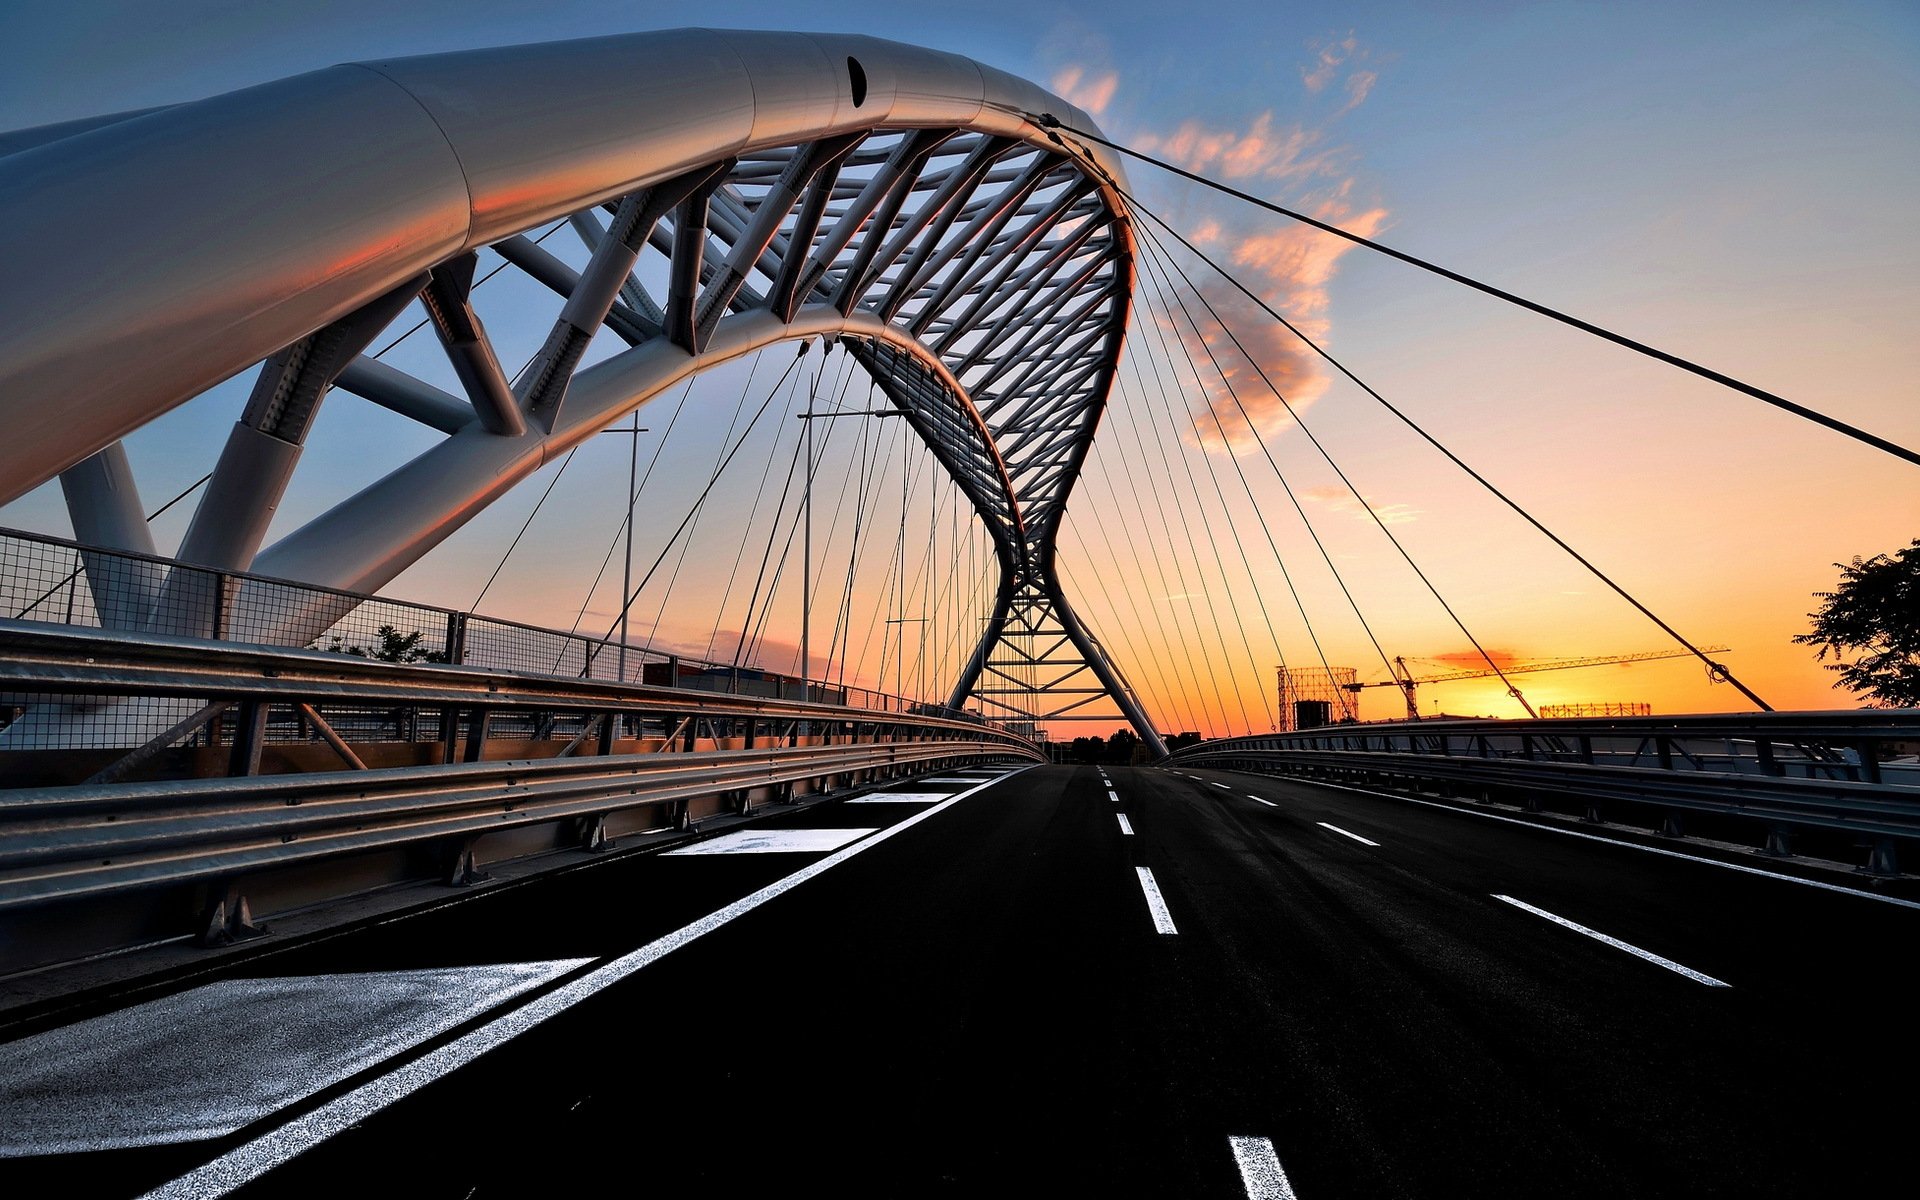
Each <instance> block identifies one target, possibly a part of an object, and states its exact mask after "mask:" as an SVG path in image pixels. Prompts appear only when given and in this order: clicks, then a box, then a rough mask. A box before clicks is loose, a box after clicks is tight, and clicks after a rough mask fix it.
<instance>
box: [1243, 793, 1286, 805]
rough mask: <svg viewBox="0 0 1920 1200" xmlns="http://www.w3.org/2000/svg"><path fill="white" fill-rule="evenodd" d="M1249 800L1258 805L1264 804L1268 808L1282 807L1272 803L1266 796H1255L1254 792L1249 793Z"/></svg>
mask: <svg viewBox="0 0 1920 1200" xmlns="http://www.w3.org/2000/svg"><path fill="white" fill-rule="evenodd" d="M1247 799H1249V800H1252V801H1254V802H1255V803H1258V804H1264V805H1266V806H1267V807H1268V808H1279V807H1280V806H1279V805H1278V804H1275V803H1274V802H1273V801H1271V800H1269V799H1267V798H1266V797H1265V796H1256V795H1254V794H1253V793H1252V792H1248V793H1247Z"/></svg>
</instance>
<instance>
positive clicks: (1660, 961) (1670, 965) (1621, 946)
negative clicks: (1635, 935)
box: [1493, 892, 1733, 987]
mask: <svg viewBox="0 0 1920 1200" xmlns="http://www.w3.org/2000/svg"><path fill="white" fill-rule="evenodd" d="M1493 898H1494V899H1495V900H1498V901H1500V902H1501V903H1502V904H1511V905H1513V906H1514V907H1515V908H1517V909H1520V910H1522V911H1524V912H1530V913H1532V914H1533V915H1534V916H1536V917H1545V918H1546V919H1547V920H1549V921H1552V922H1553V923H1554V924H1555V925H1564V926H1566V927H1567V928H1568V929H1571V930H1573V931H1574V932H1575V933H1584V934H1586V935H1587V936H1588V937H1590V938H1592V939H1593V940H1595V941H1597V942H1605V943H1606V944H1607V945H1609V946H1612V947H1613V948H1614V949H1616V950H1625V951H1626V952H1627V953H1628V954H1631V955H1633V956H1634V957H1635V958H1644V959H1646V960H1647V961H1648V962H1650V963H1653V964H1655V965H1656V966H1662V967H1665V968H1666V969H1667V970H1669V971H1672V972H1673V973H1674V974H1676V975H1685V976H1686V977H1687V978H1688V979H1691V980H1693V981H1694V982H1695V983H1704V984H1706V985H1707V986H1708V987H1731V986H1733V985H1732V984H1729V983H1726V982H1723V981H1722V980H1718V979H1715V978H1714V977H1713V976H1711V975H1702V974H1701V973H1700V972H1698V971H1696V970H1694V969H1693V968H1692V967H1683V966H1681V965H1680V964H1679V963H1677V962H1674V961H1673V960H1672V959H1670V958H1661V957H1660V956H1659V955H1658V954H1655V953H1654V952H1653V951H1651V950H1642V949H1641V948H1640V947H1638V946H1634V945H1629V944H1628V943H1626V942H1623V941H1621V940H1620V939H1619V938H1611V937H1608V936H1607V935H1606V934H1604V933H1601V932H1599V931H1598V930H1594V929H1588V928H1587V927H1586V926H1585V925H1581V924H1578V923H1576V922H1573V921H1569V920H1567V919H1566V918H1565V917H1559V916H1555V915H1554V914H1552V913H1550V912H1548V911H1547V910H1546V909H1544V908H1535V907H1534V906H1533V905H1531V904H1528V903H1527V902H1526V901H1524V900H1515V899H1514V898H1513V897H1512V896H1502V895H1500V894H1499V893H1497V892H1496V893H1495V894H1494V897H1493Z"/></svg>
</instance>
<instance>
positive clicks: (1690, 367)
mask: <svg viewBox="0 0 1920 1200" xmlns="http://www.w3.org/2000/svg"><path fill="white" fill-rule="evenodd" d="M1026 115H1027V116H1028V117H1029V119H1031V120H1033V121H1034V122H1035V123H1037V124H1038V125H1040V126H1041V127H1043V128H1048V129H1064V130H1066V131H1067V132H1069V133H1071V134H1073V135H1074V136H1075V137H1078V138H1085V139H1086V140H1087V141H1090V142H1097V143H1099V144H1100V145H1102V146H1105V147H1107V148H1108V149H1110V150H1115V151H1118V152H1119V153H1121V154H1124V155H1126V156H1128V157H1129V158H1137V159H1139V160H1140V161H1141V162H1145V163H1150V164H1152V165H1153V166H1156V167H1159V168H1160V169H1161V170H1163V171H1170V172H1172V173H1173V174H1175V175H1178V176H1180V177H1181V178H1183V179H1188V180H1191V181H1193V182H1194V183H1197V184H1200V185H1201V186H1203V187H1208V188H1212V189H1213V190H1214V191H1217V192H1222V193H1225V194H1226V195H1229V196H1232V197H1234V198H1235V199H1237V200H1243V201H1245V202H1247V203H1248V204H1252V205H1255V206H1256V207H1259V208H1263V209H1266V210H1267V211H1268V212H1272V213H1277V214H1279V215H1280V216H1283V217H1287V218H1289V219H1290V220H1294V221H1298V222H1300V223H1301V224H1303V225H1310V226H1312V227H1313V228H1315V229H1318V230H1320V231H1321V232H1322V233H1330V234H1332V235H1333V236H1335V237H1338V238H1345V239H1346V240H1347V241H1349V242H1352V243H1353V244H1355V245H1357V246H1365V247H1366V248H1367V249H1369V250H1373V251H1376V252H1377V253H1380V254H1384V255H1386V256H1387V257H1389V258H1396V259H1399V260H1400V261H1401V262H1403V263H1407V264H1408V265H1410V266H1414V267H1418V268H1420V269H1421V270H1423V271H1430V272H1432V273H1433V274H1435V275H1438V276H1440V277H1441V278H1443V279H1447V280H1451V281H1452V282H1454V283H1458V284H1461V285H1462V286H1464V287H1470V288H1472V289H1473V290H1475V291H1477V292H1484V293H1485V294H1487V295H1489V296H1492V297H1494V298H1495V299H1499V300H1504V301H1506V302H1507V303H1509V304H1514V305H1518V306H1519V307H1521V308H1524V309H1526V310H1528V311H1529V312H1533V313H1538V314H1539V315H1540V316H1543V317H1547V318H1549V319H1550V320H1554V321H1558V322H1560V323H1561V324H1563V325H1570V326H1572V327H1573V328H1575V329H1578V330H1580V331H1581V332H1583V333H1589V334H1592V335H1593V336H1594V337H1597V338H1601V339H1604V340H1606V341H1609V342H1612V343H1614V344H1615V345H1618V346H1624V347H1626V348H1627V349H1629V350H1632V351H1635V352H1637V353H1639V354H1644V355H1646V356H1647V357H1648V358H1652V359H1657V360H1659V361H1660V362H1663V363H1666V364H1667V365H1668V366H1670V367H1678V368H1679V369H1680V370H1682V371H1686V372H1689V373H1690V374H1693V375H1698V376H1699V377H1701V378H1702V379H1708V380H1711V381H1713V382H1714V383H1717V384H1720V385H1721V386H1722V387H1727V388H1731V389H1733V390H1734V391H1736V392H1740V393H1743V394H1745V395H1747V396H1751V397H1753V398H1754V399H1755V400H1759V401H1762V402H1763V403H1766V404H1771V405H1773V406H1774V407H1775V408H1779V409H1783V410H1785V411H1786V412H1790V413H1792V414H1794V415H1795V416H1797V417H1801V418H1804V419H1805V420H1808V421H1812V422H1813V423H1814V424H1816V425H1824V426H1826V427H1827V428H1828V429H1831V430H1834V431H1835V432H1837V433H1841V434H1844V435H1846V436H1847V437H1850V438H1852V439H1854V440H1855V441H1858V442H1864V443H1866V444H1867V445H1869V446H1872V447H1874V448H1875V449H1877V450H1884V451H1885V452H1886V453H1888V454H1891V455H1893V456H1894V457H1895V458H1902V459H1905V460H1906V461H1907V462H1910V463H1914V464H1916V465H1920V451H1914V450H1910V449H1908V448H1907V447H1905V446H1902V445H1899V444H1898V443H1896V442H1891V441H1888V440H1887V439H1886V438H1883V437H1879V436H1877V435H1875V434H1871V433H1868V432H1867V431H1866V430H1864V429H1861V428H1859V427H1857V426H1854V425H1849V424H1848V423H1847V422H1845V421H1842V420H1840V419H1839V418H1838V417H1831V416H1828V415H1827V414H1826V413H1823V412H1820V411H1818V410H1816V409H1811V408H1808V407H1806V406H1805V405H1801V404H1795V403H1794V402H1793V401H1791V400H1788V399H1786V398H1785V397H1783V396H1776V395H1775V394H1773V393H1772V392H1769V391H1766V390H1764V389H1762V388H1757V387H1755V386H1753V385H1752V384H1750V383H1744V382H1742V381H1741V380H1738V379H1735V378H1733V377H1732V376H1731V375H1723V374H1721V373H1720V372H1719V371H1715V370H1712V369H1711V368H1708V367H1703V366H1701V365H1700V364H1698V363H1695V362H1690V361H1688V360H1687V359H1684V358H1681V357H1680V356H1679V355H1677V354H1669V353H1668V352H1666V351H1665V350H1659V349H1656V348H1654V347H1652V346H1649V345H1647V344H1646V343H1644V342H1638V341H1635V340H1634V339H1632V338H1630V337H1627V336H1626V335H1624V334H1619V333H1615V332H1613V331H1612V330H1611V329H1606V328H1604V327H1602V326H1599V325H1595V324H1593V323H1592V322H1590V321H1583V320H1581V319H1580V318H1578V317H1575V316H1570V315H1568V314H1567V313H1563V312H1560V311H1559V310H1558V309H1553V308H1548V307H1547V306H1546V305H1544V304H1541V303H1539V302H1537V301H1534V300H1529V299H1527V298H1526V297H1524V296H1516V295H1514V294H1513V293H1512V292H1509V291H1506V290H1504V289H1502V288H1497V287H1495V286H1493V285H1492V284H1490V283H1483V282H1481V281H1480V280H1478V279H1474V278H1472V277H1470V276H1467V275H1462V274H1460V273H1459V272H1458V271H1450V270H1448V269H1447V268H1445V267H1442V266H1440V265H1438V264H1436V263H1431V262H1428V261H1427V260H1426V259H1423V258H1416V257H1415V256H1414V255H1411V254H1408V253H1406V252H1405V251H1403V250H1396V249H1394V248H1393V247H1392V246H1388V245H1385V244H1383V243H1380V242H1376V241H1374V240H1373V239H1372V238H1367V237H1362V236H1361V235H1360V234H1357V233H1353V232H1350V231H1348V230H1345V229H1342V228H1340V227H1339V226H1338V225H1333V224H1329V223H1328V222H1326V221H1321V220H1316V219H1315V218H1313V217H1310V216H1308V215H1307V214H1305V213H1303V212H1296V211H1294V210H1293V209H1290V208H1284V207H1282V206H1281V205H1278V204H1275V203H1273V202H1272V201H1271V200H1263V199H1261V198H1260V197H1258V196H1255V195H1252V194H1250V193H1248V192H1243V191H1241V190H1240V189H1238V188H1235V187H1229V186H1228V185H1226V184H1224V183H1219V182H1216V181H1214V180H1212V179H1208V178H1207V177H1206V176H1204V175H1197V174H1195V173H1194V172H1192V171H1189V170H1187V169H1185V168H1184V167H1179V166H1175V165H1174V164H1173V163H1170V162H1168V161H1166V160H1165V159H1162V158H1156V157H1154V156H1153V155H1151V154H1145V153H1142V152H1141V151H1139V150H1134V149H1131V148H1129V147H1127V146H1122V145H1120V144H1119V143H1118V142H1110V141H1108V140H1107V139H1106V138H1103V137H1101V136H1099V135H1098V134H1092V133H1088V132H1086V131H1085V130H1082V129H1074V128H1073V127H1071V126H1069V125H1065V124H1063V123H1062V122H1061V121H1060V120H1059V118H1057V117H1055V116H1053V115H1052V114H1051V113H1038V114H1033V113H1029V114H1026ZM1052 136H1053V140H1054V141H1055V142H1056V143H1058V144H1060V145H1062V146H1065V142H1064V141H1062V140H1061V138H1060V137H1059V135H1058V134H1054V135H1052ZM1067 148H1068V149H1069V150H1071V149H1072V148H1071V147H1067ZM1082 156H1083V157H1085V158H1086V161H1087V162H1088V164H1089V165H1093V166H1094V169H1095V170H1099V167H1098V166H1097V165H1095V164H1094V163H1093V159H1092V158H1091V156H1086V155H1084V154H1083V155H1082ZM1100 173H1101V175H1102V176H1105V175H1106V172H1104V171H1101V172H1100ZM1107 178H1108V182H1109V183H1112V184H1113V185H1114V186H1115V188H1116V189H1117V188H1118V187H1119V185H1118V183H1117V181H1114V180H1113V179H1112V178H1111V177H1107ZM1121 194H1122V195H1126V193H1125V192H1124V191H1122V192H1121ZM1127 200H1128V202H1129V203H1131V204H1134V205H1138V204H1139V201H1138V200H1135V199H1134V198H1133V197H1132V196H1127Z"/></svg>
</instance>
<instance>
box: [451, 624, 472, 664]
mask: <svg viewBox="0 0 1920 1200" xmlns="http://www.w3.org/2000/svg"><path fill="white" fill-rule="evenodd" d="M467 615H468V614H466V613H463V612H451V613H448V614H447V661H448V662H449V663H453V664H455V665H458V664H460V663H463V662H466V661H467Z"/></svg>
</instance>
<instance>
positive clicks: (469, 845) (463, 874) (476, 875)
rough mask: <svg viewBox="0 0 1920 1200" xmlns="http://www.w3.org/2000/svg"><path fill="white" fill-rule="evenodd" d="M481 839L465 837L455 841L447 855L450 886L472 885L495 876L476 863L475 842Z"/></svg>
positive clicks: (447, 877)
mask: <svg viewBox="0 0 1920 1200" xmlns="http://www.w3.org/2000/svg"><path fill="white" fill-rule="evenodd" d="M479 840H480V839H479V838H477V837H465V838H461V839H460V840H459V841H458V842H456V843H454V846H453V849H452V851H451V853H449V855H448V856H447V857H448V863H447V876H446V882H447V886H448V887H472V886H473V885H474V884H476V883H483V882H485V881H486V880H488V879H491V878H493V876H491V875H489V874H487V873H486V872H485V871H482V870H480V868H479V867H477V866H476V865H475V864H474V861H473V844H474V843H475V842H477V841H479Z"/></svg>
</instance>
